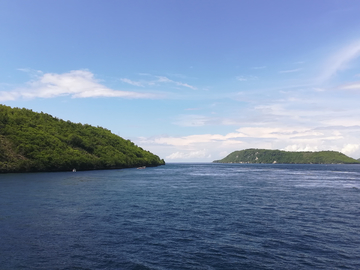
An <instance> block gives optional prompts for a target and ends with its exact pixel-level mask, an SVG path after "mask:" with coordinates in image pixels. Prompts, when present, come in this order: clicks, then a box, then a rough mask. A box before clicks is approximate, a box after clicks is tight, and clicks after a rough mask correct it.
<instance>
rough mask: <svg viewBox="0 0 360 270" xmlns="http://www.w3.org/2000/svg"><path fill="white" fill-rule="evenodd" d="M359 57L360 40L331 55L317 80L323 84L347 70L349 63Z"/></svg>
mask: <svg viewBox="0 0 360 270" xmlns="http://www.w3.org/2000/svg"><path fill="white" fill-rule="evenodd" d="M359 56H360V40H358V41H356V42H353V43H351V44H350V45H348V46H346V47H344V48H343V49H341V50H340V51H339V52H337V53H335V54H334V55H332V56H331V57H330V58H329V60H328V61H327V62H326V64H325V68H324V70H323V72H322V73H321V75H320V76H319V78H318V80H319V81H320V82H324V81H326V80H328V79H330V78H331V77H333V76H335V75H336V74H337V73H338V72H339V71H341V70H344V69H346V68H348V66H349V63H350V62H351V61H352V60H354V59H356V58H357V57H359Z"/></svg>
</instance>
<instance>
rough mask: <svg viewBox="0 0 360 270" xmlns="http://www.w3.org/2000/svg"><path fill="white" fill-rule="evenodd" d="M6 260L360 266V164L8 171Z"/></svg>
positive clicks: (0, 234)
mask: <svg viewBox="0 0 360 270" xmlns="http://www.w3.org/2000/svg"><path fill="white" fill-rule="evenodd" d="M0 269H10V270H12V269H46V270H48V269H134V270H142V269H159V270H165V269H181V270H183V269H208V270H210V269H360V165H315V164H312V165H300V164H293V165H285V164H216V163H179V164H176V163H173V164H171V163H170V164H167V165H165V166H160V167H152V168H146V169H143V170H138V169H136V168H134V169H122V170H101V171H78V172H75V173H73V172H57V173H25V174H0Z"/></svg>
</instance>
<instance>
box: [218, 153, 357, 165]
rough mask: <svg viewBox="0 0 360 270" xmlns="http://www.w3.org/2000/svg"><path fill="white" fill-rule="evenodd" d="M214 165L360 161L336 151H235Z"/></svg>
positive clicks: (352, 162) (348, 162) (346, 162)
mask: <svg viewBox="0 0 360 270" xmlns="http://www.w3.org/2000/svg"><path fill="white" fill-rule="evenodd" d="M213 162H214V163H267V164H277V163H281V164H360V161H358V160H356V159H353V158H350V157H348V156H346V155H344V154H342V153H340V152H336V151H319V152H289V151H281V150H267V149H246V150H241V151H234V152H232V153H231V154H229V155H228V156H226V157H225V158H223V159H221V160H215V161H213Z"/></svg>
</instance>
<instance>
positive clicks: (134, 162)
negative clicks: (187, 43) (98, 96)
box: [0, 104, 165, 173]
mask: <svg viewBox="0 0 360 270" xmlns="http://www.w3.org/2000/svg"><path fill="white" fill-rule="evenodd" d="M164 164H165V161H164V160H163V159H160V158H159V157H158V156H156V155H154V154H152V153H150V152H149V151H146V150H144V149H142V148H141V147H138V146H136V145H135V144H134V143H133V142H131V141H129V140H125V139H123V138H121V137H119V136H117V135H115V134H113V133H111V131H110V130H107V129H105V128H102V127H93V126H90V125H87V124H84V125H83V124H80V123H78V124H76V123H72V122H70V121H64V120H61V119H58V118H56V117H53V116H51V115H49V114H46V113H43V112H41V113H36V112H33V111H32V110H28V109H24V108H23V109H20V108H11V107H8V106H5V105H1V104H0V173H8V172H45V171H47V172H49V171H73V169H75V170H78V171H79V170H96V169H117V168H132V167H145V166H146V167H152V166H159V165H164ZM75 170H74V171H75Z"/></svg>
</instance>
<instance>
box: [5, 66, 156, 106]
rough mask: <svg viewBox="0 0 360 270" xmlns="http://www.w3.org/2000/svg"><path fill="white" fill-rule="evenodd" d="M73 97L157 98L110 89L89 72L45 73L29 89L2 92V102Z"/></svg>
mask: <svg viewBox="0 0 360 270" xmlns="http://www.w3.org/2000/svg"><path fill="white" fill-rule="evenodd" d="M59 96H71V97H72V98H89V97H122V98H155V97H157V96H156V95H154V94H151V93H139V92H130V91H120V90H113V89H110V88H108V87H106V86H104V85H102V84H100V83H99V82H98V81H97V80H96V79H95V78H94V74H92V73H91V72H90V71H87V70H73V71H70V72H68V73H63V74H56V73H45V74H43V75H41V76H39V77H37V79H36V80H33V81H31V82H29V83H28V86H27V87H24V88H20V89H15V90H13V91H2V92H0V101H6V100H15V99H18V98H30V99H31V98H55V97H59Z"/></svg>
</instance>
